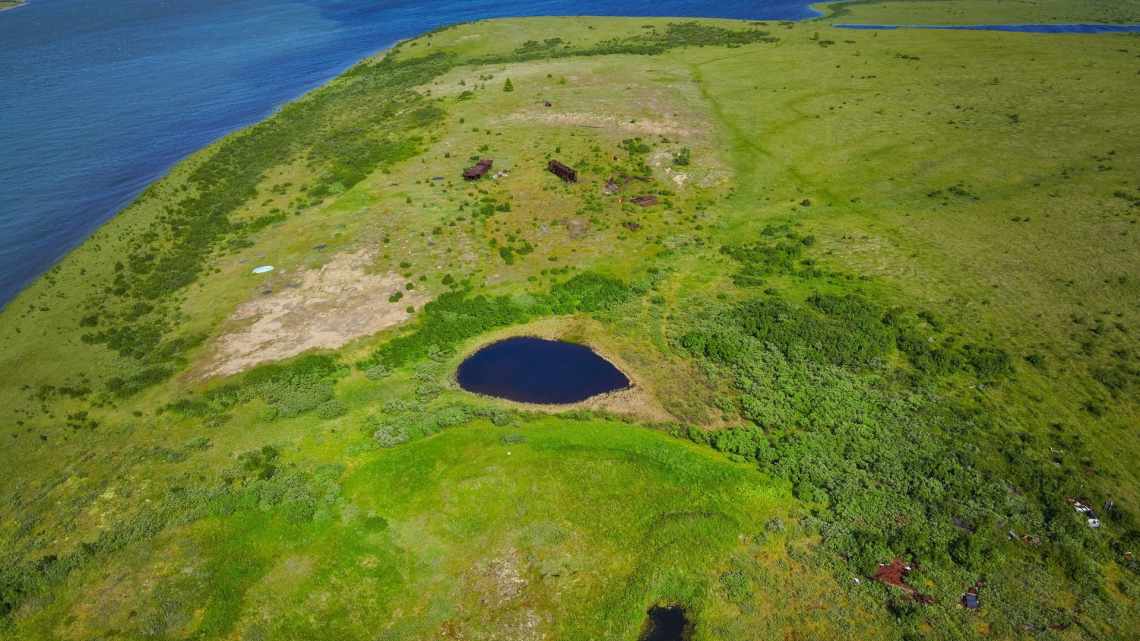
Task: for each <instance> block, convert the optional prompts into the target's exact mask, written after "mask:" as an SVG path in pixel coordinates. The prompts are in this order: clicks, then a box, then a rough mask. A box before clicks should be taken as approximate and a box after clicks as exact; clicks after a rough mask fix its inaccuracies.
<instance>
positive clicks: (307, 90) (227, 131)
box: [0, 0, 849, 313]
mask: <svg viewBox="0 0 1140 641" xmlns="http://www.w3.org/2000/svg"><path fill="white" fill-rule="evenodd" d="M847 1H849V0H837V2H838V3H842V2H847ZM4 2H11V3H14V4H11V5H4V4H0V10H12V9H18V8H20V7H23V6H26V5H28V4H29V3H28V1H27V0H0V3H4ZM802 6H803V7H804V8H805V9H806V10H808V11H810V12H813V13H816V14H820V15H814V16H805V17H802V18H796V19H791V20H788V22H796V23H800V22H808V21H811V20H818V19H820V18H821V17H822V15H821V12H820V11H819V10H818V9H816V8H815V7H814V3H811V2H803V3H802ZM543 18H557V19H574V18H595V19H616V20H635V19H640V18H653V19H659V20H727V21H735V22H740V23H745V22H748V21H750V20H751V21H754V20H773V21H775V20H777V19H775V18H719V17H707V16H706V17H696V16H664V15H663V16H628V15H627V16H616V15H566V14H563V15H541V14H539V15H534V14H532V15H518V16H495V17H485V18H469V19H462V20H457V21H455V22H451V23H448V24H445V25H440V26H437V27H434V28H431V29H426V30H424V31H421V32H420V33H417V34H415V35H410V36H407V37H404V38H397V39H395V40H393V41H390V42H389V43H387V44H382V45H380V46H378V47H376V48H375V49H372V50H371V51H369V52H368V53H366V54H364V55H362V56H360V57H358V58H356V59H354V60H352V61H349V62H347V63H345V64H342V65H340V66H338V67H336V68H335V69H332V70H331V71H330V73H329V74H328V75H327V76H326V77H323V78H321V79H319V80H317V81H315V82H314V83H312V84H311V85H310V86H304V87H300V88H299V89H300V90H299V91H298V92H297V93H296V94H294V95H292V96H290V97H288V98H287V99H285V100H282V101H280V102H276V103H273V104H269V105H267V106H266V108H265V110H264V111H263V112H262V113H261V114H260V115H258V116H256V117H254V118H253V119H252V120H250V121H248V122H237V123H233V124H232V126H229V127H224V128H222V130H221V131H220V132H219V133H218V135H217V136H216V137H214V138H212V139H210V140H208V141H206V142H205V143H204V144H202V145H200V146H197V147H195V148H193V149H191V150H189V151H188V152H187V153H185V154H184V155H181V156H179V157H177V158H175V159H173V160H172V161H171V162H169V163H168V164H166V165H165V166H162V167H159V168H157V170H156V171H155V173H154V176H153V177H152V178H150V179H146V180H145V183H143V186H142V187H140V188H139V189H138V190H137V191H136V192H135V193H133V194H129V195H127V196H126V197H125V198H123V199H122V200H121V202H120V203H118V204H116V205H115V206H113V207H111V208H109V209H107V210H106V211H103V212H102V213H99V214H96V215H94V216H93V218H96V219H98V221H99V222H98V223H97V224H96V225H94V226H93V227H91V228H90V230H88V231H87V232H86V233H83V234H82V236H81V237H77V238H76V239H74V240H73V241H72V242H69V243H64V244H62V245H60V249H59V253H58V257H57V258H55V259H54V260H51V261H50V262H46V263H44V265H43V267H42V268H41V269H39V270H38V271H37V272H36V273H35V274H34V275H31V276H29V277H28V278H27V279H26V281H24V282H22V283H19V284H18V285H17V286H16V288H15V289H14V290H13V291H12V292H11V293H10V294H8V293H4V292H0V313H3V312H4V311H6V310H8V309H9V308H10V307H11V306H12V304H13V303H15V302H16V301H18V300H19V299H20V298H21V297H22V296H23V295H24V294H25V293H27V292H28V291H29V290H30V289H31V288H32V287H34V286H35V285H36V283H38V282H39V281H40V280H41V279H42V278H43V276H44V275H45V274H47V273H48V272H50V271H51V270H52V269H54V268H55V267H57V266H59V265H60V264H62V263H63V261H65V260H66V259H67V258H68V256H70V255H72V253H73V252H75V251H76V250H78V249H79V248H80V247H82V246H83V245H84V244H85V243H86V242H87V241H88V240H90V238H91V237H92V236H93V235H94V234H95V233H96V232H98V231H99V230H101V229H103V228H104V226H105V225H107V224H108V223H109V222H111V221H112V220H114V219H115V218H117V217H118V216H119V215H120V214H122V213H123V212H124V211H126V210H127V209H129V208H130V207H131V206H132V205H134V203H135V202H137V201H138V199H139V197H140V196H142V194H143V193H145V192H146V190H147V189H148V188H150V187H151V186H152V185H154V184H156V183H158V182H159V181H161V180H163V179H164V178H165V177H166V176H168V175H169V174H170V173H171V172H172V171H173V170H174V168H175V167H177V166H178V165H179V164H180V163H183V162H185V161H186V160H187V159H189V158H191V157H193V156H194V155H195V154H198V153H201V152H202V151H203V150H205V149H208V148H210V147H211V146H213V145H215V144H217V143H219V142H220V141H223V140H225V139H227V138H228V137H229V136H233V135H238V134H240V133H241V132H243V131H245V130H247V129H249V128H251V127H254V126H256V125H258V124H259V123H262V122H264V121H266V120H267V119H269V118H272V117H273V116H274V115H275V114H277V113H278V112H279V111H281V110H282V109H283V108H285V107H287V106H288V105H290V104H293V103H296V102H298V101H302V100H305V98H306V97H307V96H308V95H309V94H311V93H312V92H314V91H317V90H319V89H321V88H322V87H324V86H326V85H328V84H329V83H332V82H336V81H337V79H338V78H340V77H341V76H343V75H345V74H346V73H349V72H350V71H351V70H352V69H353V68H355V67H357V66H359V65H361V64H365V63H372V62H376V61H378V60H380V59H382V58H383V57H384V56H386V55H388V54H389V53H390V52H392V51H393V50H396V49H398V48H399V47H401V46H403V45H405V44H407V43H410V42H413V41H416V40H419V39H421V38H424V37H425V36H428V35H430V34H433V33H437V32H440V31H444V30H448V29H453V28H456V27H460V26H463V25H469V24H475V23H479V22H487V21H500V20H517V19H524V20H525V19H543Z"/></svg>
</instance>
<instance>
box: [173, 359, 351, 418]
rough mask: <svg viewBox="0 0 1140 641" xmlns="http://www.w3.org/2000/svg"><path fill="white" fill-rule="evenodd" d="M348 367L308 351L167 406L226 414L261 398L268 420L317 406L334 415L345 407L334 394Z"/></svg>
mask: <svg viewBox="0 0 1140 641" xmlns="http://www.w3.org/2000/svg"><path fill="white" fill-rule="evenodd" d="M347 372H348V368H347V367H345V366H343V365H341V364H339V363H338V362H337V360H336V359H335V358H334V357H332V356H330V355H327V354H309V355H306V356H301V357H299V358H296V359H293V360H291V361H288V362H285V363H272V364H268V365H262V366H260V367H257V368H254V369H252V370H250V371H249V372H247V373H246V374H244V375H243V376H241V377H240V378H239V379H238V380H236V381H234V382H231V383H227V384H225V385H221V386H219V387H215V388H213V389H211V390H208V391H207V392H205V393H204V394H201V395H199V396H195V397H191V398H185V399H182V400H179V401H176V402H174V403H171V404H170V405H169V406H167V407H168V408H169V409H171V410H174V411H176V412H179V413H180V414H184V415H188V416H199V417H210V416H218V415H222V414H225V413H226V412H228V411H229V410H231V409H232V408H233V407H234V406H236V405H238V404H240V403H246V402H249V401H251V400H254V399H260V400H262V401H264V402H265V403H266V404H267V405H268V406H269V411H268V414H267V415H266V416H265V417H264V418H266V419H268V420H273V419H275V418H292V417H294V416H300V415H301V414H304V413H306V412H309V411H312V410H318V411H319V412H320V413H321V416H322V418H335V417H336V416H339V415H340V414H343V412H344V408H343V406H341V405H339V404H338V403H337V401H336V400H335V399H334V398H333V387H334V385H335V384H336V380H337V379H338V378H340V377H342V376H343V375H345V374H346V373H347Z"/></svg>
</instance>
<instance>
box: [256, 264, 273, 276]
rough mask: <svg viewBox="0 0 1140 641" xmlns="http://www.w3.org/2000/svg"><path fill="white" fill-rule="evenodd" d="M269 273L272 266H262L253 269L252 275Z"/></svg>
mask: <svg viewBox="0 0 1140 641" xmlns="http://www.w3.org/2000/svg"><path fill="white" fill-rule="evenodd" d="M271 271H273V265H262V266H261V267H254V268H253V273H255V274H267V273H269V272H271Z"/></svg>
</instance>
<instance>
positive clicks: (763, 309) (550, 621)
mask: <svg viewBox="0 0 1140 641" xmlns="http://www.w3.org/2000/svg"><path fill="white" fill-rule="evenodd" d="M1130 6H1131V5H1128V4H1114V5H1112V7H1109V6H1108V5H1101V4H1097V5H1096V6H1092V5H1085V4H1082V3H1078V2H1071V3H1033V4H1026V3H1017V4H1014V3H1006V2H1001V3H996V2H995V3H981V2H972V1H970V0H967V1H964V2H949V1H947V2H941V1H939V2H922V3H917V2H885V3H882V4H864V3H851V4H849V5H841V6H839V7H838V13H837V14H834V15H833V16H832V17H829V18H825V19H821V20H813V21H808V22H804V23H798V24H784V23H768V24H754V23H739V22H733V21H723V20H718V21H702V22H701V23H700V24H699V25H698V24H690V23H676V21H671V20H667V19H641V18H637V19H611V18H605V19H603V18H583V19H574V20H565V19H558V18H534V19H512V20H496V21H486V22H477V23H473V24H470V25H462V26H457V27H453V28H447V29H442V30H439V31H437V32H435V33H433V34H430V35H426V36H424V37H421V38H418V39H415V40H412V41H409V42H405V43H402V44H401V45H400V46H399V47H397V48H396V49H395V50H394V51H392V52H389V53H387V54H386V55H385V56H384V57H383V58H374V59H370V60H367V61H363V62H362V63H361V64H360V65H357V66H356V67H354V68H353V69H352V70H350V71H349V72H347V73H346V74H345V75H344V76H343V77H341V78H339V79H337V80H335V81H333V82H332V83H330V85H329V86H328V87H326V88H322V89H320V90H318V91H316V92H314V93H313V94H311V95H309V96H307V97H305V98H304V99H302V100H301V101H299V102H298V103H296V104H295V105H293V106H290V107H287V108H285V109H283V110H282V111H281V112H280V113H279V114H277V115H275V116H274V117H273V118H272V119H270V120H269V121H267V122H266V123H263V124H260V125H257V126H255V127H253V128H251V129H249V130H247V131H245V132H240V133H238V134H235V135H234V136H231V137H228V138H226V139H224V140H222V141H219V142H218V143H216V144H214V145H212V146H211V147H210V148H208V149H206V150H203V151H202V152H200V153H199V154H196V155H195V156H194V157H192V158H191V159H189V160H187V161H186V162H184V163H182V164H180V165H179V166H178V167H176V168H175V169H174V170H172V172H171V174H170V175H169V176H167V177H166V178H164V179H163V180H161V181H159V182H158V183H156V184H155V185H154V186H152V188H151V189H150V190H149V191H148V193H147V194H146V195H144V196H143V197H142V198H140V200H139V201H138V202H136V203H135V204H133V205H132V206H131V207H130V208H128V209H127V210H125V211H124V212H122V213H121V214H120V215H119V216H118V217H116V219H115V220H114V221H112V222H111V223H109V224H108V225H107V226H105V227H104V228H103V229H102V230H100V232H99V233H97V234H96V235H95V236H94V237H93V238H92V239H91V240H90V241H89V242H88V243H85V244H84V245H83V246H82V247H80V248H79V249H78V250H76V251H75V252H73V253H72V254H71V255H70V256H69V257H68V258H67V259H65V260H64V261H63V262H62V263H61V264H60V265H59V266H57V267H56V268H53V270H52V271H51V272H50V273H49V274H47V275H45V277H44V278H42V279H40V280H39V281H38V282H37V283H35V284H34V285H33V286H32V287H31V288H29V289H28V290H27V291H26V292H24V293H23V294H21V296H20V297H18V298H17V299H16V300H15V301H13V303H12V304H10V305H9V306H8V307H7V308H6V309H5V310H4V311H3V313H2V315H0V341H2V345H3V347H2V348H0V426H2V427H0V438H3V440H4V447H3V448H0V465H2V466H3V467H4V469H5V470H7V471H8V472H9V478H10V480H9V481H8V482H6V483H5V484H3V486H2V487H0V505H2V506H3V511H2V515H3V518H2V519H0V543H2V546H0V548H2V549H3V554H2V556H0V567H2V569H0V608H2V610H0V638H12V639H39V638H45V639H46V638H74V639H87V638H93V637H94V638H124V639H128V638H130V639H133V638H141V637H147V638H202V639H212V638H249V639H254V638H282V639H290V638H296V639H309V638H315V637H335V638H343V639H354V638H370V639H375V638H381V639H386V640H387V639H435V638H441V637H442V638H471V639H491V638H500V637H509V638H517V639H529V638H541V637H542V636H543V635H545V638H551V639H600V638H605V639H611V638H612V639H633V638H636V636H637V633H638V630H639V628H640V626H641V624H642V620H643V618H644V614H645V610H646V608H648V607H649V605H651V604H653V603H655V602H665V601H670V602H672V601H676V602H681V603H683V604H685V605H686V606H687V607H688V608H689V609H690V611H691V613H692V614H693V615H694V617H695V620H696V621H697V624H698V625H697V639H698V641H700V640H704V639H709V640H711V639H726V638H739V639H770V638H780V637H785V636H788V635H796V634H798V635H801V636H807V637H810V638H852V639H856V638H900V639H901V638H907V639H909V638H918V637H922V638H942V639H957V638H971V637H977V636H987V637H991V638H1001V639H1006V638H1009V639H1013V638H1030V637H1037V636H1040V635H1045V636H1047V637H1056V638H1069V639H1077V638H1090V639H1091V638H1101V639H1116V638H1127V636H1128V633H1127V630H1129V629H1135V628H1136V625H1137V620H1136V615H1135V612H1136V608H1135V595H1136V594H1137V591H1138V590H1140V584H1138V582H1137V581H1138V580H1137V575H1136V570H1137V567H1136V564H1135V562H1134V561H1131V562H1130V561H1128V560H1126V559H1125V557H1124V552H1125V551H1128V550H1131V551H1133V552H1134V553H1135V549H1136V543H1137V541H1140V527H1138V526H1137V523H1136V516H1135V515H1136V513H1137V510H1138V509H1140V494H1138V492H1140V479H1138V478H1137V470H1136V467H1135V465H1134V461H1135V460H1136V457H1137V455H1138V454H1140V451H1138V450H1137V447H1136V445H1135V439H1134V438H1132V434H1131V429H1132V427H1133V426H1134V425H1136V424H1137V420H1138V418H1140V412H1138V409H1140V407H1138V405H1137V403H1136V402H1135V400H1134V399H1135V398H1136V392H1137V391H1140V380H1138V374H1137V372H1138V371H1140V364H1138V362H1137V358H1138V352H1137V350H1138V348H1140V345H1138V344H1137V339H1136V333H1135V332H1136V328H1137V327H1140V310H1137V309H1136V307H1135V305H1134V304H1132V302H1131V301H1134V300H1137V299H1138V298H1140V290H1138V285H1137V281H1136V277H1135V274H1136V273H1137V267H1138V265H1137V256H1138V254H1137V251H1136V249H1137V244H1136V233H1137V232H1136V228H1135V225H1136V220H1137V209H1136V203H1137V202H1138V201H1140V185H1138V184H1137V183H1136V180H1135V177H1136V176H1137V175H1140V166H1138V159H1140V143H1137V142H1136V141H1135V136H1132V135H1130V134H1131V130H1132V128H1133V124H1134V123H1135V122H1136V121H1137V119H1138V118H1140V112H1138V110H1137V109H1138V108H1137V105H1138V104H1140V101H1137V95H1136V92H1135V91H1134V90H1132V88H1131V87H1132V85H1131V84H1129V83H1130V81H1131V79H1133V78H1134V77H1135V74H1136V64H1135V62H1136V55H1137V54H1138V53H1140V49H1138V48H1137V44H1136V39H1135V38H1134V37H1130V36H1110V35H1105V36H1033V35H1025V34H1002V33H982V32H944V31H939V32H928V31H907V30H899V31H883V32H859V31H842V30H838V29H834V28H832V27H831V26H829V24H828V21H829V20H836V21H864V22H899V23H903V22H924V21H941V22H963V21H964V17H963V16H964V15H968V16H969V17H970V18H972V19H974V20H976V21H977V22H999V21H1012V22H1043V21H1050V20H1054V19H1055V20H1061V21H1097V20H1103V21H1108V20H1117V19H1123V20H1131V19H1132V18H1129V15H1131V14H1128V12H1129V11H1131V9H1130V8H1129V7H1130ZM833 9H834V7H833ZM845 11H850V12H851V13H850V14H849V15H848V14H844V12H845ZM963 12H964V13H963ZM507 78H509V79H510V81H511V86H512V91H504V90H503V87H504V85H505V82H506V79H507ZM546 102H550V103H551V106H549V107H547V106H545V103H546ZM681 156H685V157H687V160H688V164H678V163H677V162H676V158H678V157H681ZM478 157H493V158H494V159H495V166H494V171H499V170H500V169H507V170H509V173H508V174H507V175H505V176H501V177H499V178H498V179H495V180H488V179H485V180H482V181H480V182H478V183H474V184H471V183H465V182H463V181H462V180H461V179H460V178H459V173H460V172H461V171H462V170H463V168H465V167H467V166H469V165H470V164H471V162H472V159H473V158H478ZM551 158H557V159H560V160H563V161H564V162H568V163H569V164H571V165H572V166H574V167H575V168H577V169H578V170H579V173H580V177H581V179H580V181H579V182H578V183H577V184H574V185H566V184H563V183H561V182H560V181H559V180H558V179H557V178H555V177H554V176H552V175H551V174H549V173H548V172H546V171H545V165H546V162H547V161H548V160H549V159H551ZM236 166H240V167H241V169H240V170H239V171H234V168H235V167H236ZM436 177H442V179H440V180H436V179H435V178H436ZM610 178H614V179H617V180H618V181H619V182H620V183H621V184H622V185H624V187H623V189H622V190H621V191H620V192H619V193H618V194H607V193H606V192H605V190H604V187H605V185H606V182H607V181H608V180H609V179H610ZM640 194H653V195H655V196H657V198H658V204H656V205H654V206H651V207H645V208H642V207H639V206H636V205H634V204H632V203H631V202H630V201H629V199H630V198H632V197H633V196H636V195H640ZM361 251H363V252H365V253H366V255H367V256H368V267H367V270H368V271H369V272H375V273H390V274H396V275H398V277H399V280H400V282H401V283H405V285H404V287H405V288H406V286H407V285H406V284H407V283H411V284H412V285H414V287H415V291H416V292H418V293H423V294H425V295H426V296H427V298H428V299H430V300H431V301H432V302H430V303H428V304H427V305H426V306H422V307H420V308H418V309H416V310H415V311H414V314H413V315H412V317H411V320H410V321H408V322H405V323H402V324H400V325H397V326H394V327H392V328H390V329H388V330H385V331H383V332H380V333H379V334H376V335H364V336H359V337H356V338H355V339H354V340H352V341H349V342H347V343H346V344H345V345H344V346H343V347H341V348H339V349H336V350H328V351H323V352H318V353H313V354H307V355H304V356H301V357H297V358H294V359H291V360H289V361H285V362H282V363H276V364H271V365H263V366H261V367H258V368H255V369H253V370H252V371H249V372H244V373H241V374H238V375H235V376H231V377H226V378H204V375H203V372H204V371H208V368H207V365H208V363H209V362H210V359H211V358H213V355H214V353H215V350H216V349H217V346H218V345H219V343H220V341H222V340H223V337H224V336H226V335H228V334H231V333H232V332H234V331H235V330H238V329H240V328H241V327H243V323H244V322H245V321H239V320H233V319H230V317H231V315H232V314H233V313H234V311H235V310H236V309H237V308H238V307H239V305H241V304H242V303H243V302H246V301H249V300H254V299H258V298H260V297H263V296H266V294H264V293H263V291H265V290H266V289H272V290H273V291H275V292H279V291H290V290H294V289H296V288H297V286H299V285H300V284H301V282H302V281H303V275H304V274H306V273H312V271H313V270H317V269H320V268H321V267H323V266H326V265H328V264H329V263H330V262H331V261H332V260H333V258H334V257H335V256H338V255H342V254H344V253H346V252H361ZM117 262H122V264H123V266H122V267H121V268H119V267H116V263H117ZM266 263H269V264H273V265H275V266H276V268H277V269H276V271H275V272H274V274H273V275H272V276H270V277H268V278H264V277H258V276H254V275H251V274H250V273H249V270H250V268H251V265H255V264H266ZM406 291H410V290H406ZM377 296H380V297H382V298H383V299H384V300H387V299H388V297H389V296H392V292H390V291H384V292H377ZM140 304H141V306H140ZM403 304H404V303H403V302H399V303H393V305H403ZM513 331H528V332H529V331H538V332H539V333H544V334H552V335H557V336H561V337H564V338H568V339H573V340H580V341H583V342H587V343H589V344H592V345H594V346H596V347H598V348H599V349H600V350H601V351H603V352H604V353H606V354H608V355H612V356H613V357H614V358H615V360H616V361H617V362H620V363H621V364H622V366H623V367H624V368H626V369H627V371H628V372H629V373H630V374H631V375H632V376H633V378H634V380H636V381H637V383H638V393H639V394H643V395H644V396H643V397H642V398H643V400H644V398H649V399H651V401H652V402H641V403H640V404H639V402H638V401H637V399H636V398H634V399H633V400H630V401H627V402H626V403H625V404H624V405H622V404H620V403H619V404H617V405H611V406H609V407H611V410H612V411H614V412H616V413H618V414H620V416H619V415H618V414H615V415H610V414H606V413H604V412H597V411H590V410H587V409H584V408H576V409H574V410H573V411H569V412H564V413H561V414H558V415H554V416H551V415H548V414H545V413H541V414H539V413H536V414H530V413H527V412H526V411H524V410H523V409H522V408H520V407H519V406H517V405H512V404H508V403H500V402H496V401H493V400H490V399H485V398H477V397H473V396H471V395H468V394H466V393H464V392H463V391H461V390H459V389H458V388H457V386H456V384H455V382H454V380H453V378H452V373H453V371H454V368H455V366H456V365H457V364H458V363H459V362H460V361H461V360H462V358H463V356H464V355H465V354H467V353H469V352H470V351H471V350H472V349H474V348H475V347H476V346H477V345H479V344H482V343H483V342H484V341H486V340H491V339H493V338H495V337H500V336H504V335H507V334H509V333H511V332H513ZM84 336H87V337H88V338H86V339H84V338H83V337H84ZM508 452H510V454H509V455H508V454H507V453H508ZM1065 496H1085V497H1088V498H1089V499H1090V500H1091V501H1093V502H1094V503H1095V504H1096V505H1097V506H1098V507H1099V506H1101V505H1103V504H1104V502H1105V501H1106V500H1112V501H1114V502H1115V506H1116V507H1115V509H1113V510H1101V511H1102V518H1103V519H1104V522H1105V524H1104V527H1102V528H1101V529H1099V530H1091V529H1089V528H1087V527H1086V526H1085V524H1084V522H1083V521H1082V519H1081V518H1080V517H1079V515H1077V514H1076V513H1075V512H1073V511H1072V509H1071V508H1070V507H1069V506H1068V505H1067V504H1066V503H1065V501H1064V498H1065ZM1009 531H1014V532H1015V533H1016V535H1017V536H1018V537H1021V536H1022V535H1027V536H1028V537H1029V540H1030V541H1031V543H1025V542H1023V540H1022V539H1020V538H1019V539H1017V540H1010V539H1009V537H1008V532H1009ZM896 555H897V556H903V557H905V558H907V559H913V560H915V561H917V562H918V564H919V568H918V570H917V571H916V573H915V574H914V575H912V577H911V582H912V584H913V585H915V586H916V587H917V588H918V589H920V590H921V591H923V592H924V593H927V594H931V595H933V596H935V598H936V602H935V603H934V604H932V605H929V606H921V607H920V606H918V605H916V604H915V603H913V602H912V601H909V600H907V599H906V598H904V597H903V596H901V595H900V593H898V592H892V591H890V590H888V589H886V588H884V587H882V586H879V585H876V584H873V583H870V582H867V581H862V582H859V583H857V582H855V581H853V579H854V578H859V577H866V576H867V575H869V574H870V573H871V572H873V570H874V568H875V566H876V564H877V563H878V562H881V561H886V560H889V558H890V557H893V556H896ZM979 578H981V579H985V580H986V581H987V582H988V583H987V587H986V588H985V589H984V590H983V594H982V599H983V604H984V606H983V609H982V611H980V612H978V613H968V612H966V611H965V610H963V609H961V608H959V607H957V605H956V603H957V599H958V596H959V595H960V594H961V592H962V591H963V590H964V589H965V586H967V585H969V584H971V583H973V581H975V580H977V579H979ZM1048 625H1069V626H1070V627H1068V628H1067V629H1066V630H1064V631H1063V632H1058V631H1049V632H1040V633H1038V632H1037V631H1036V630H1037V628H1039V627H1041V626H1048ZM1027 626H1028V627H1027Z"/></svg>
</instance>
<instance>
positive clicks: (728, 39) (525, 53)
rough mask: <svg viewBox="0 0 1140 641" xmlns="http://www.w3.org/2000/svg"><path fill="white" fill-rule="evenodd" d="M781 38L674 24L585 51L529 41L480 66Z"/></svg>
mask: <svg viewBox="0 0 1140 641" xmlns="http://www.w3.org/2000/svg"><path fill="white" fill-rule="evenodd" d="M778 41H779V38H777V37H775V36H773V35H771V34H770V33H769V32H767V31H763V30H760V29H755V28H750V29H726V28H724V27H717V26H713V25H707V24H701V23H699V22H671V23H669V24H668V25H666V26H665V30H664V31H657V30H656V29H654V30H652V31H648V32H646V33H639V34H637V35H633V36H626V37H620V38H611V39H609V40H603V41H601V42H599V43H597V44H594V45H589V46H586V47H582V48H575V47H571V46H568V44H567V43H564V42H562V41H561V40H559V39H557V38H555V39H552V40H546V41H544V42H543V43H538V42H534V41H528V42H526V43H523V46H521V47H519V48H517V49H515V50H514V51H513V52H511V53H510V54H506V55H492V56H485V57H483V58H479V59H477V60H476V61H475V62H476V63H478V64H501V63H506V62H524V61H527V60H538V59H545V58H565V57H570V56H609V55H638V56H653V55H657V54H661V53H665V52H666V51H669V50H670V49H678V48H681V47H739V46H742V45H747V44H755V43H772V42H778Z"/></svg>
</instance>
